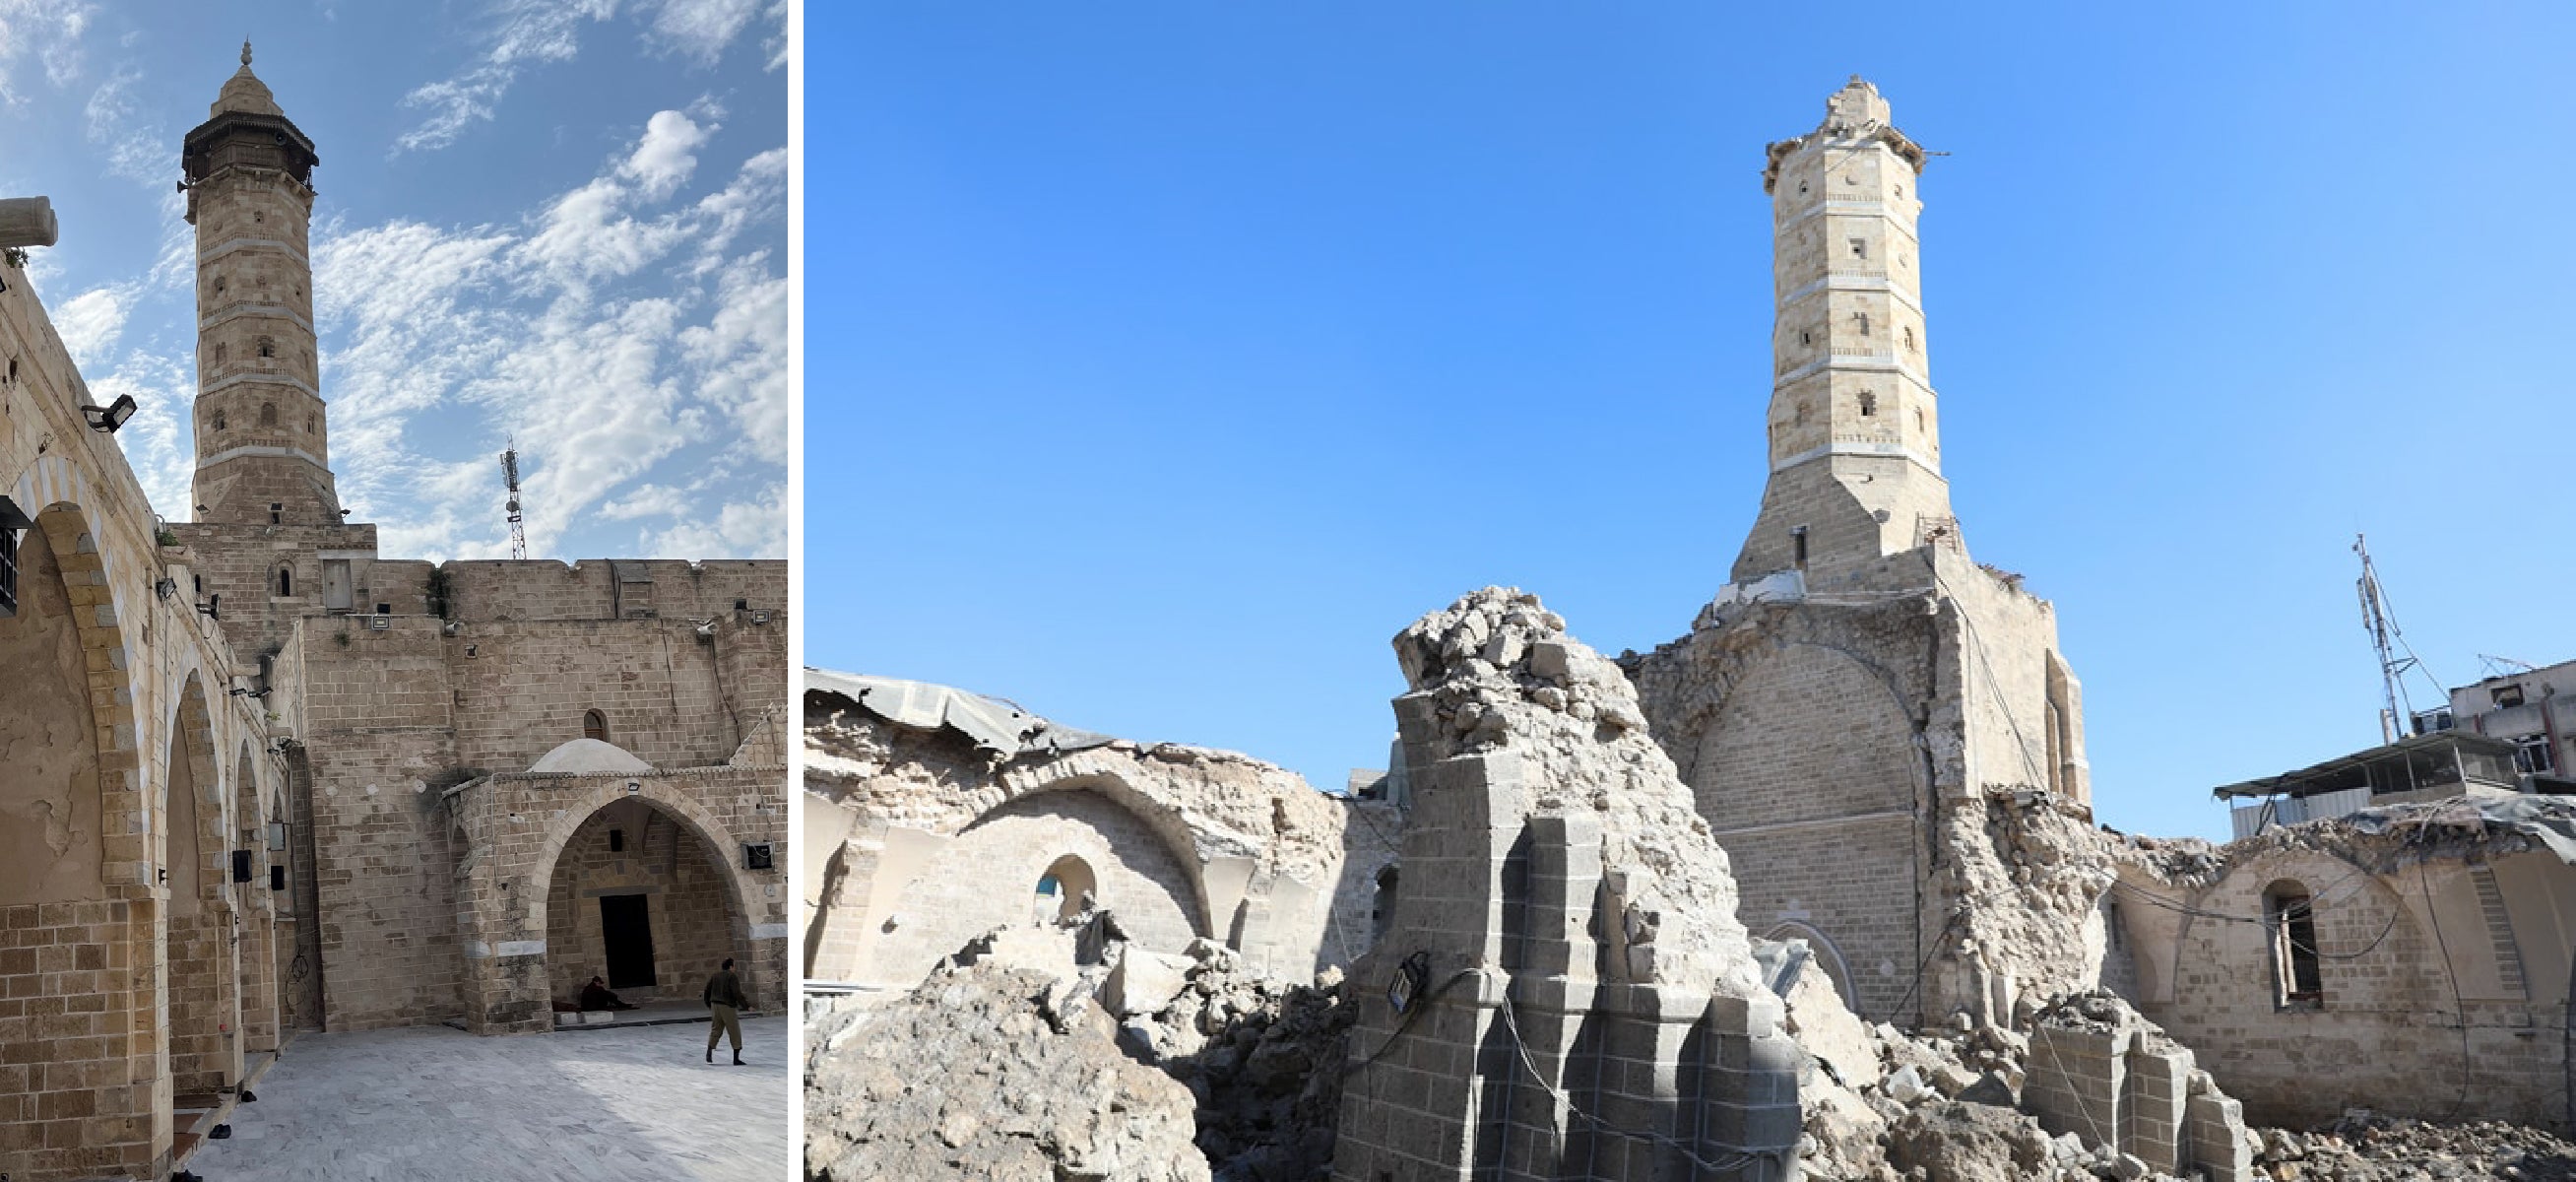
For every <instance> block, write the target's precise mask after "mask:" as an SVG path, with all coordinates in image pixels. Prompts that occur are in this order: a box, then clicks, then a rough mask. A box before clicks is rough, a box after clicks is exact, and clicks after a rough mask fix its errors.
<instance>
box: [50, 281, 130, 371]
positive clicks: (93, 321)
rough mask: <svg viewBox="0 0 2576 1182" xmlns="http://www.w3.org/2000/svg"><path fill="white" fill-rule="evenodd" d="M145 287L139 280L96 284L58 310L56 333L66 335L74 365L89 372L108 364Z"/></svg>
mask: <svg viewBox="0 0 2576 1182" xmlns="http://www.w3.org/2000/svg"><path fill="white" fill-rule="evenodd" d="M142 287H143V285H142V284H139V283H111V284H108V285H107V286H105V287H93V288H91V289H89V290H88V291H85V292H82V293H80V294H79V295H76V296H73V297H72V298H70V299H68V300H64V301H63V302H62V304H61V306H59V307H57V308H55V309H54V332H55V333H56V334H58V335H60V336H61V337H62V338H63V348H64V349H66V350H69V351H70V353H71V355H72V363H73V364H75V365H78V366H80V367H81V369H82V370H84V371H86V370H91V369H96V368H98V367H99V366H100V365H103V364H105V363H106V361H107V357H108V349H109V347H110V346H113V345H114V344H116V338H117V335H118V334H120V333H122V332H124V331H125V321H126V318H127V317H129V316H132V315H133V314H134V301H135V297H136V296H138V295H140V294H141V292H142Z"/></svg>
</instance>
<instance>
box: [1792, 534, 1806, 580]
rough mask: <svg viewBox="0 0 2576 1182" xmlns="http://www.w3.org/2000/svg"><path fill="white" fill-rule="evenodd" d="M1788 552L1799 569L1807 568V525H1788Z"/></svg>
mask: <svg viewBox="0 0 2576 1182" xmlns="http://www.w3.org/2000/svg"><path fill="white" fill-rule="evenodd" d="M1789 552H1790V555H1791V556H1792V558H1793V559H1794V560H1795V561H1796V562H1797V564H1798V569H1800V570H1805V569H1807V527H1806V526H1803V525H1800V526H1792V527H1790V529H1789Z"/></svg>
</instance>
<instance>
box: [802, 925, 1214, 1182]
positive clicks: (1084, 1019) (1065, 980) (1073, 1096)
mask: <svg viewBox="0 0 2576 1182" xmlns="http://www.w3.org/2000/svg"><path fill="white" fill-rule="evenodd" d="M1116 1032H1117V1024H1116V1023H1115V1022H1114V1021H1112V1019H1111V1018H1110V1016H1109V1014H1108V1013H1107V1012H1106V1011H1104V1010H1102V1009H1101V1007H1100V1006H1099V1005H1098V1004H1096V1002H1095V1001H1094V999H1093V998H1092V996H1091V992H1090V989H1089V988H1088V987H1087V985H1086V984H1085V982H1084V981H1083V980H1082V978H1081V977H1080V976H1070V977H1068V976H1063V975H1058V974H1055V973H1051V972H1047V971H1043V970H1038V969H1031V968H1028V967H1024V966H1023V965H1021V964H1017V963H1013V962H1012V961H1011V960H1010V959H1008V958H1005V957H990V956H988V957H984V958H982V959H978V960H976V961H975V962H974V963H972V964H963V965H961V964H958V963H956V962H950V963H949V964H945V965H943V966H941V968H940V970H939V971H938V972H936V973H933V974H932V975H931V976H930V979H929V980H927V981H925V982H923V983H922V985H921V987H920V988H918V989H916V990H914V991H913V992H912V993H911V995H910V996H908V997H905V998H904V999H903V1000H901V1001H898V1002H894V1003H892V1004H889V1005H884V1006H881V1007H875V1008H866V1007H862V1006H860V1005H857V1004H855V1003H854V1002H851V1001H849V1000H846V999H845V1000H843V1001H840V1002H838V1003H835V1004H834V1005H833V1006H832V1007H831V1008H830V1009H827V1010H825V1011H824V1012H822V1013H821V1014H819V1015H817V1016H816V1017H815V1019H814V1020H813V1021H812V1022H810V1023H809V1024H808V1026H807V1033H806V1046H807V1048H808V1051H807V1056H806V1064H805V1171H806V1172H805V1176H806V1178H807V1179H809V1182H861V1180H862V1179H877V1178H932V1179H935V1178H956V1179H967V1178H976V1179H986V1178H989V1179H997V1180H1002V1182H1055V1180H1056V1179H1059V1178H1117V1179H1125V1180H1131V1182H1208V1177H1209V1174H1208V1166H1207V1160H1206V1159H1205V1158H1204V1157H1202V1156H1200V1154H1199V1151H1198V1149H1197V1147H1196V1146H1195V1145H1193V1144H1192V1137H1193V1135H1194V1134H1195V1132H1196V1121H1195V1118H1194V1113H1195V1110H1196V1108H1197V1106H1198V1104H1197V1098H1196V1097H1194V1096H1192V1095H1191V1092H1190V1089H1189V1088H1187V1087H1185V1086H1183V1085H1182V1084H1181V1083H1180V1082H1179V1081H1177V1080H1174V1079H1173V1078H1172V1077H1170V1076H1168V1075H1166V1074H1164V1073H1162V1072H1160V1071H1156V1070H1154V1069H1153V1068H1151V1067H1147V1066H1144V1065H1142V1064H1139V1063H1136V1062H1134V1061H1132V1060H1130V1059H1129V1058H1128V1057H1127V1056H1125V1055H1123V1054H1121V1053H1120V1052H1119V1050H1118V1045H1117V1033H1116Z"/></svg>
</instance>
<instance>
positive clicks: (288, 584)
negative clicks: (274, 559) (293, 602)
mask: <svg viewBox="0 0 2576 1182" xmlns="http://www.w3.org/2000/svg"><path fill="white" fill-rule="evenodd" d="M277 594H278V595H279V597H281V598H283V597H285V596H288V595H293V594H295V575H294V573H293V572H291V571H289V570H287V569H286V568H285V567H282V566H281V567H279V568H277Z"/></svg>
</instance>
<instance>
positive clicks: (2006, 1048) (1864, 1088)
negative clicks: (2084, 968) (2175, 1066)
mask: <svg viewBox="0 0 2576 1182" xmlns="http://www.w3.org/2000/svg"><path fill="white" fill-rule="evenodd" d="M1788 1000H1789V1025H1790V1028H1791V1030H1792V1031H1793V1032H1794V1033H1795V1034H1796V1035H1797V1038H1798V1042H1799V1045H1800V1047H1801V1048H1802V1049H1804V1050H1805V1051H1806V1052H1807V1053H1808V1055H1809V1056H1810V1072H1809V1076H1808V1078H1807V1079H1805V1080H1802V1081H1801V1083H1800V1086H1799V1092H1800V1099H1801V1102H1802V1105H1803V1107H1804V1110H1805V1112H1804V1115H1805V1117H1806V1137H1805V1139H1804V1140H1802V1141H1801V1142H1800V1144H1799V1151H1800V1166H1801V1172H1802V1173H1803V1175H1804V1176H1806V1177H1808V1178H1815V1179H1851V1180H1855V1182H1857V1180H1867V1182H1896V1180H1897V1179H1900V1178H1908V1177H1919V1178H1927V1179H1936V1180H1944V1182H1990V1180H1991V1182H2004V1180H2006V1179H2025V1178H2028V1179H2051V1180H2055V1182H2086V1180H2091V1179H2100V1180H2105V1182H2147V1180H2151V1179H2159V1178H2166V1177H2171V1176H2172V1175H2168V1174H2165V1173H2162V1172H2159V1171H2157V1170H2155V1169H2153V1168H2151V1167H2149V1166H2148V1165H2147V1163H2146V1162H2144V1161H2142V1160H2140V1159H2139V1158H2138V1157H2136V1156H2135V1155H2133V1154H2128V1153H2123V1152H2121V1151H2119V1149H2118V1148H2117V1147H2115V1146H2112V1145H2109V1144H2104V1143H2101V1142H2100V1141H2099V1140H2098V1139H2094V1140H2088V1139H2087V1138H2085V1137H2083V1136H2080V1135H2078V1134H2076V1133H2073V1132H2065V1133H2059V1134H2055V1135H2052V1134H2050V1133H2049V1132H2048V1131H2047V1129H2046V1128H2044V1127H2043V1126H2042V1125H2041V1123H2040V1121H2039V1118H2038V1117H2036V1116H2033V1115H2031V1114H2029V1113H2027V1112H2024V1111H2022V1109H2021V1105H2022V1102H2023V1099H2024V1091H2023V1089H2024V1084H2025V1083H2026V1082H2027V1081H2028V1079H2029V1074H2030V1066H2031V1063H2030V1057H2031V1031H2030V1030H2029V1029H2020V1030H2016V1029H2012V1028H2009V1027H2004V1026H1996V1025H1988V1024H1983V1023H1979V1022H1977V1021H1975V1020H1974V1019H1973V1018H1971V1017H1970V1016H1968V1015H1966V1014H1964V1013H1963V1014H1958V1015H1954V1016H1953V1018H1952V1020H1951V1021H1950V1022H1949V1023H1947V1024H1945V1025H1942V1026H1939V1027H1934V1028H1928V1029H1925V1030H1922V1031H1918V1032H1913V1033H1908V1032H1906V1031H1902V1030H1899V1029H1897V1028H1896V1027H1894V1026H1891V1025H1888V1024H1886V1023H1879V1024H1877V1025H1871V1026H1864V1025H1862V1024H1861V1023H1860V1022H1859V1020H1858V1019H1856V1018H1853V1017H1852V1016H1851V1014H1850V1011H1848V1010H1846V1009H1844V1008H1843V1007H1842V1004H1841V1001H1840V999H1839V998H1838V997H1836V996H1835V995H1834V994H1833V992H1832V989H1831V987H1830V985H1827V984H1824V983H1823V982H1821V981H1820V980H1815V979H1813V978H1812V977H1802V978H1801V979H1800V980H1799V981H1798V982H1797V983H1796V984H1795V985H1794V986H1793V987H1792V988H1791V990H1790V992H1789V996H1788ZM2035 1018H2036V1020H2037V1021H2044V1022H2056V1023H2062V1024H2074V1025H2084V1024H2093V1023H2099V1024H2103V1025H2106V1026H2107V1025H2109V1024H2112V1023H2135V1024H2144V1020H2143V1019H2140V1018H2138V1017H2137V1016H2136V1014H2135V1012H2134V1011H2132V1010H2128V1009H2127V1008H2126V1004H2125V1003H2123V1002H2120V1001H2119V1000H2118V999H2117V998H2115V997H2112V996H2111V995H2109V994H2106V993H2101V992H2099V991H2088V992H2085V993H2081V994H2074V995H2069V996H2067V997H2064V998H2059V999H2057V1000H2055V1001H2053V1002H2051V1003H2050V1004H2048V1005H2047V1006H2044V1007H2041V1008H2040V1010H2039V1012H2038V1013H2037V1014H2036V1015H2035ZM2144 1025H2146V1027H2147V1029H2148V1031H2149V1032H2150V1036H2151V1037H2153V1038H2156V1039H2161V1038H2162V1037H2163V1036H2162V1032H2161V1031H2156V1030H2154V1028H2153V1027H2152V1024H2144ZM2192 1086H2193V1088H2194V1089H2195V1090H2196V1091H2197V1090H2214V1089H2215V1086H2216V1085H2215V1084H2214V1083H2212V1082H2211V1081H2210V1080H2209V1079H2208V1077H2207V1075H2206V1074H2205V1073H2200V1074H2198V1075H2197V1076H2196V1078H2195V1079H2194V1080H2193V1084H2192ZM2249 1148H2250V1146H2249Z"/></svg>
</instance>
